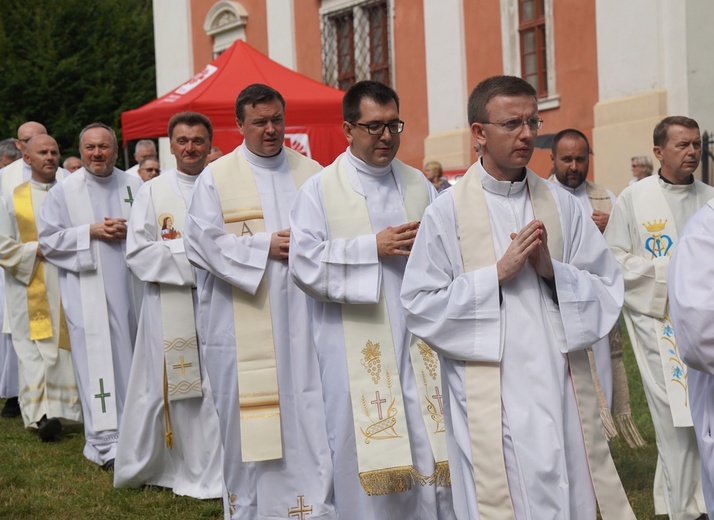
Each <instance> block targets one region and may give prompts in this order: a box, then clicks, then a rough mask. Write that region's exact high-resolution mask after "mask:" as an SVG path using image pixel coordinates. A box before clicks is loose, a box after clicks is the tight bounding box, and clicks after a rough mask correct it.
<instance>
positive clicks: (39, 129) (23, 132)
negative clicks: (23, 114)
mask: <svg viewBox="0 0 714 520" xmlns="http://www.w3.org/2000/svg"><path fill="white" fill-rule="evenodd" d="M43 134H44V135H46V134H47V129H46V128H45V127H44V125H42V124H40V123H36V122H35V121H28V122H27V123H24V124H22V125H20V127H19V128H18V129H17V139H15V146H17V149H18V150H20V152H21V153H23V154H24V153H25V147H26V146H27V142H28V141H29V140H30V139H32V138H33V137H35V136H36V135H43Z"/></svg>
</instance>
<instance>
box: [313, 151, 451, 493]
mask: <svg viewBox="0 0 714 520" xmlns="http://www.w3.org/2000/svg"><path fill="white" fill-rule="evenodd" d="M342 160H345V159H344V158H343V157H342V156H340V157H338V159H337V160H336V161H335V162H334V163H333V164H332V165H330V166H328V167H327V168H325V171H324V172H323V173H322V175H321V181H322V190H323V194H324V197H323V199H324V201H325V214H326V217H327V222H328V226H329V231H330V238H332V239H334V238H347V239H349V238H354V237H357V236H360V235H371V234H374V230H373V229H372V224H371V221H370V217H369V212H368V208H367V202H366V200H365V197H364V195H362V194H360V193H357V192H356V191H355V190H354V189H353V188H352V187H351V186H350V184H349V180H348V178H347V175H346V173H345V171H344V168H342V167H340V162H341V161H342ZM392 169H393V172H394V175H395V176H397V177H398V178H399V179H400V180H401V183H402V185H403V186H404V189H405V195H404V210H405V216H406V221H408V222H409V221H418V220H421V217H422V214H423V213H424V209H425V208H426V206H427V205H428V204H429V196H428V192H427V189H426V185H425V184H424V179H423V177H422V175H421V174H420V173H419V172H415V171H414V170H412V169H411V168H408V167H406V166H405V165H403V164H402V163H401V162H400V161H398V160H396V159H395V160H394V161H393V162H392ZM341 308H342V324H343V331H344V343H345V351H346V357H347V368H348V374H349V379H350V394H351V400H352V415H353V418H354V429H355V439H356V443H357V446H356V448H357V462H358V468H359V477H360V482H361V484H362V487H363V488H364V490H365V491H366V492H367V494H368V495H383V494H387V493H395V492H400V491H406V490H408V489H411V487H412V483H413V481H414V480H416V481H418V482H419V483H420V484H422V485H423V484H434V483H436V484H438V485H448V484H449V482H450V481H449V473H448V463H447V457H446V446H445V440H444V435H443V415H441V409H440V408H439V405H440V403H439V402H438V401H437V400H436V399H434V398H432V399H434V400H433V401H431V402H432V408H429V406H430V405H429V404H428V403H427V402H424V401H425V399H424V396H428V395H429V394H432V395H434V392H432V391H429V389H430V388H432V389H433V388H436V393H437V394H438V387H439V385H440V381H439V379H438V372H436V373H434V371H435V370H438V358H437V357H436V355H435V354H434V353H433V352H432V351H431V349H429V348H428V347H427V346H426V345H425V344H423V342H421V341H420V340H419V339H418V338H412V344H413V346H414V349H415V352H410V354H411V359H412V362H413V363H414V368H415V371H417V370H418V379H419V381H421V377H422V374H424V373H425V379H424V381H423V383H424V385H423V386H425V387H426V388H425V389H424V391H423V392H420V399H421V401H422V402H421V404H422V414H423V416H424V417H426V418H425V424H426V427H427V430H428V431H429V440H430V443H431V445H432V450H433V451H434V454H435V461H436V463H437V470H436V471H435V472H434V474H433V475H429V476H423V475H421V474H419V473H418V472H417V471H416V470H415V469H414V467H413V464H412V459H411V450H410V443H409V432H408V430H407V422H406V417H405V412H404V403H403V398H402V390H401V382H400V378H399V371H398V369H397V360H396V354H395V347H394V343H393V340H392V329H391V325H390V319H389V312H388V308H387V304H386V301H385V299H384V290H383V289H382V290H381V291H380V300H379V302H378V303H376V304H373V305H351V304H342V305H341ZM417 343H421V344H422V345H423V346H424V348H425V350H424V349H422V351H421V352H420V350H419V348H418V347H417ZM430 354H431V355H433V356H431V355H430ZM422 356H426V357H427V361H426V362H425V361H424V360H423V359H422ZM417 367H418V369H417ZM432 373H434V375H436V376H437V377H436V378H432ZM426 374H428V375H426ZM419 381H418V386H417V388H421V387H422V384H419ZM434 382H436V384H433V383H434ZM430 383H431V384H430ZM422 393H423V394H424V395H421V394H422ZM427 399H428V398H427ZM440 424H441V425H442V428H441V431H440V429H439V425H440Z"/></svg>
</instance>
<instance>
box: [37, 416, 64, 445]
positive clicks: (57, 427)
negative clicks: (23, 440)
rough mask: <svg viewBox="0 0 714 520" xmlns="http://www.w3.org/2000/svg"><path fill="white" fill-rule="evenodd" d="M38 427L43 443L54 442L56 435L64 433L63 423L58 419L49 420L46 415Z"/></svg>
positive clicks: (51, 418) (38, 433)
mask: <svg viewBox="0 0 714 520" xmlns="http://www.w3.org/2000/svg"><path fill="white" fill-rule="evenodd" d="M37 426H38V429H37V435H38V436H39V437H40V439H41V440H42V442H52V441H54V440H55V435H57V434H58V433H60V432H61V431H62V423H61V422H60V420H59V419H57V418H56V417H50V418H49V419H48V418H47V416H46V415H43V416H42V419H40V422H39V423H37Z"/></svg>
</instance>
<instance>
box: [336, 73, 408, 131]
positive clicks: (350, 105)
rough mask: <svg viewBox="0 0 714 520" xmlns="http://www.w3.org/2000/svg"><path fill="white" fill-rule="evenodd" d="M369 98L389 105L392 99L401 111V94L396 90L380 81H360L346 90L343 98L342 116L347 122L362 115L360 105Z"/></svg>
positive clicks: (355, 119) (380, 103)
mask: <svg viewBox="0 0 714 520" xmlns="http://www.w3.org/2000/svg"><path fill="white" fill-rule="evenodd" d="M365 98H368V99H371V100H372V101H374V102H375V103H377V104H378V105H388V104H389V103H391V102H392V101H394V103H396V105H397V112H398V111H399V96H397V93H396V92H394V90H393V89H392V88H390V87H388V86H387V85H385V84H384V83H380V82H379V81H371V80H365V81H358V82H357V83H355V84H354V85H352V86H351V87H350V89H349V90H348V91H347V92H345V97H343V98H342V118H343V119H344V120H345V121H347V122H352V121H357V120H358V119H359V118H360V117H361V116H362V114H361V112H360V109H359V105H360V103H361V102H362V100H363V99H365Z"/></svg>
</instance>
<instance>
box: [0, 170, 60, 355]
mask: <svg viewBox="0 0 714 520" xmlns="http://www.w3.org/2000/svg"><path fill="white" fill-rule="evenodd" d="M51 186H52V185H49V184H47V185H44V186H41V187H40V186H37V187H35V189H37V190H42V189H44V190H49V189H50V187H51ZM32 189H33V185H32V182H31V181H27V182H23V183H22V184H20V185H19V186H17V187H16V188H15V189H14V190H13V192H12V199H13V210H14V213H15V220H16V222H17V230H18V233H19V235H20V241H21V242H22V243H23V244H26V243H28V242H34V243H37V225H36V221H35V211H34V207H33V204H32ZM45 262H46V260H44V259H42V260H40V261H39V262H37V267H36V268H35V272H34V274H33V275H32V279H31V280H30V283H29V284H27V289H26V291H27V317H28V320H29V329H30V340H32V341H38V340H43V339H51V338H53V337H56V338H57V345H58V347H59V348H62V349H65V350H70V342H69V331H68V330H67V322H66V320H65V317H64V311H63V309H62V304H61V302H59V303H60V305H59V319H58V323H57V325H55V327H54V328H53V327H52V314H51V312H50V302H49V300H48V299H47V286H46V285H45ZM58 328H59V330H57V329H58Z"/></svg>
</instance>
